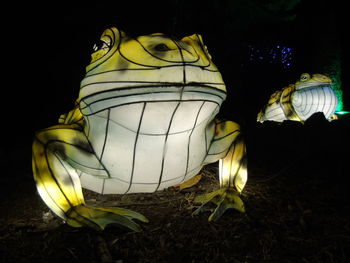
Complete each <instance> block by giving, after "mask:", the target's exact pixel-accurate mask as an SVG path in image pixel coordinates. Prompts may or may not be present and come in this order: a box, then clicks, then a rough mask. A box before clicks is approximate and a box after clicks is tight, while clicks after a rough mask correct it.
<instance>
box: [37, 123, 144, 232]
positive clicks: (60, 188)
mask: <svg viewBox="0 0 350 263" xmlns="http://www.w3.org/2000/svg"><path fill="white" fill-rule="evenodd" d="M61 123H64V121H61ZM32 162H33V173H34V178H35V181H36V185H37V189H38V192H39V194H40V196H41V198H42V199H43V200H44V202H45V203H46V205H47V206H48V207H49V208H50V209H51V210H52V211H53V212H54V213H55V214H57V215H58V216H59V217H61V218H62V219H63V220H65V221H66V222H67V223H68V224H69V225H71V226H74V227H81V226H88V227H92V228H95V229H99V230H100V229H104V228H105V227H106V225H108V224H111V223H116V224H119V225H122V226H124V227H127V228H129V229H132V230H134V231H139V230H140V226H139V225H138V224H136V223H135V222H133V221H132V219H138V220H141V221H144V222H146V221H147V219H146V218H145V217H144V216H143V215H141V214H138V213H136V212H133V211H130V210H126V209H121V208H111V207H110V208H95V207H89V206H87V205H85V202H84V197H83V193H82V188H81V184H80V178H79V174H78V171H79V170H80V171H84V172H88V173H89V174H91V175H95V176H97V177H100V178H108V174H107V172H106V171H105V170H104V168H103V166H102V164H101V163H100V161H99V160H98V158H97V157H96V156H95V154H94V151H93V150H92V148H91V146H90V144H89V142H88V140H87V138H86V136H85V134H84V133H83V132H82V127H81V125H79V124H78V123H74V124H61V125H57V126H53V127H50V128H47V129H44V130H41V131H39V132H38V133H37V134H36V136H35V139H34V143H33V159H32ZM73 167H75V168H73ZM77 169H79V170H77Z"/></svg>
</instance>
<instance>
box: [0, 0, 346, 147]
mask: <svg viewBox="0 0 350 263" xmlns="http://www.w3.org/2000/svg"><path fill="white" fill-rule="evenodd" d="M129 2H130V3H124V4H120V3H119V1H114V2H112V1H111V2H109V3H108V4H102V3H99V4H93V5H85V6H81V7H77V6H74V7H73V6H69V5H55V4H51V3H50V4H47V5H45V6H43V5H35V6H33V5H27V6H22V7H21V8H20V10H18V7H12V8H10V9H9V11H10V12H11V13H13V15H12V19H11V20H8V21H5V22H3V27H4V30H5V31H4V33H5V34H6V35H7V36H8V37H7V40H6V41H5V42H3V44H4V43H5V44H6V46H7V47H6V48H5V49H3V54H4V55H5V57H8V59H7V61H9V63H6V64H7V65H8V67H7V68H8V69H10V70H9V74H5V75H4V77H5V79H9V80H10V82H9V83H11V84H10V85H11V86H10V87H7V86H6V87H3V89H5V92H6V94H7V93H9V96H8V98H9V99H10V100H11V101H12V103H13V106H14V107H15V108H16V110H17V109H19V108H20V109H21V110H20V114H19V113H15V112H14V111H13V110H12V109H10V110H9V111H8V113H6V114H5V120H6V124H7V127H11V128H9V129H7V130H6V132H8V133H9V135H10V136H16V142H17V143H19V144H23V143H25V144H27V143H28V144H29V145H30V143H31V139H32V137H33V133H34V131H35V130H37V129H40V128H45V127H47V126H50V125H54V124H56V121H57V118H58V117H59V115H60V114H61V113H64V112H67V111H69V110H70V109H71V108H72V106H73V104H74V100H75V98H76V97H77V96H78V92H79V84H80V81H81V80H82V78H83V77H84V71H85V66H86V65H87V64H88V63H89V59H90V53H91V50H92V46H93V44H94V43H95V42H96V41H97V40H98V39H99V36H100V35H101V33H102V32H103V30H104V29H105V28H108V27H110V26H116V27H118V28H119V29H122V30H123V31H125V32H126V33H127V34H130V35H132V36H138V35H146V34H149V33H154V32H162V33H166V34H169V35H172V36H175V37H178V38H182V37H184V36H186V35H190V34H193V33H200V34H202V36H203V39H204V42H205V44H206V45H207V46H208V49H209V52H210V53H211V55H212V57H213V61H214V63H215V64H216V65H217V66H218V68H219V69H220V71H221V73H222V75H223V78H224V80H225V82H226V84H227V89H228V99H227V101H226V102H225V103H224V105H223V108H222V114H223V115H224V117H226V118H229V119H232V120H235V121H237V122H239V123H244V122H252V121H255V116H256V114H257V112H258V111H259V110H260V108H261V107H262V106H263V105H264V104H265V103H266V101H267V99H268V97H269V96H270V94H271V93H272V92H273V91H275V90H277V89H281V88H282V87H284V86H285V85H288V84H290V83H293V82H295V80H296V79H297V78H298V77H299V76H300V74H301V73H303V72H309V73H316V72H317V71H318V69H317V65H316V66H315V63H314V61H317V57H318V53H317V52H320V51H317V52H316V51H314V50H313V46H314V45H315V41H319V40H320V39H322V38H319V37H318V38H317V39H316V38H315V35H319V34H321V35H323V37H324V39H326V38H329V35H328V34H327V32H329V31H327V30H323V28H322V26H324V25H325V23H324V22H322V21H323V20H324V19H330V18H329V16H331V17H334V19H332V21H333V22H332V24H331V26H332V27H333V28H334V32H332V35H333V36H332V37H335V39H336V40H337V41H339V43H340V45H341V49H342V82H343V87H344V90H343V92H344V103H345V108H346V109H349V101H350V99H349V93H350V92H349V91H348V88H347V87H348V86H349V77H348V61H347V60H346V59H345V57H346V55H347V54H348V49H347V44H346V42H345V41H346V40H345V37H346V33H345V31H344V29H343V28H342V24H343V22H344V20H345V17H344V12H345V11H343V9H342V6H340V5H336V4H333V3H335V2H336V1H329V0H319V1H305V0H302V1H300V3H299V4H297V5H296V6H295V7H294V8H293V9H292V10H289V11H288V12H286V13H278V12H277V13H276V12H275V13H273V14H272V15H271V16H270V17H269V15H267V16H266V15H265V16H263V15H261V14H260V13H257V12H256V11H254V9H253V8H251V7H250V6H249V5H247V3H246V2H247V1H243V0H242V1H235V3H236V4H232V3H231V4H230V1H199V0H192V1H182V0H177V1H148V2H147V3H146V1H143V3H142V4H141V3H138V2H134V1H129ZM248 2H249V1H248ZM250 2H254V1H250ZM266 2H279V1H266ZM282 2H283V1H282ZM287 2H289V1H287ZM291 2H293V1H291ZM237 7H239V8H237ZM278 16H280V17H278ZM287 16H290V17H295V18H294V19H289V20H288V19H284V18H286V17H287ZM281 19H282V20H281ZM11 21H12V22H11ZM320 25H322V26H320ZM249 45H253V46H274V45H282V46H286V47H290V48H292V52H293V53H292V54H293V57H292V58H293V61H292V62H293V64H292V66H290V67H288V68H283V66H282V65H281V64H278V63H277V64H276V63H275V64H273V63H272V64H269V63H267V62H266V61H265V62H263V63H250V62H249V61H248V59H249V56H248V55H249V54H248V53H249V52H248V51H249V48H248V47H249ZM321 53H322V51H321ZM315 58H316V59H315ZM317 73H322V72H317ZM6 82H7V81H6ZM4 110H5V107H3V111H4Z"/></svg>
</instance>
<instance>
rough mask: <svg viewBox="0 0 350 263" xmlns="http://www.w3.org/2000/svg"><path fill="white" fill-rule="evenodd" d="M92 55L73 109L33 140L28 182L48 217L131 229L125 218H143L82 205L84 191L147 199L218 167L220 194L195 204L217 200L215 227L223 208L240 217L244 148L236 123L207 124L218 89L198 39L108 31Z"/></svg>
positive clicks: (221, 95) (220, 96) (221, 93)
mask: <svg viewBox="0 0 350 263" xmlns="http://www.w3.org/2000/svg"><path fill="white" fill-rule="evenodd" d="M91 57H92V61H91V63H90V65H88V66H87V68H86V76H85V78H84V79H83V80H82V82H81V87H80V93H79V98H78V99H77V102H76V107H75V108H74V109H73V110H72V111H70V112H69V113H68V114H65V115H62V116H61V117H60V119H59V123H60V124H59V125H56V126H53V127H50V128H47V129H44V130H41V131H39V132H38V133H37V134H36V137H35V140H34V144H33V171H34V178H35V180H36V183H37V188H38V191H39V193H40V195H41V197H42V199H43V200H44V201H45V203H46V204H47V205H48V206H49V207H50V209H51V210H52V211H54V212H55V213H56V214H57V215H58V216H60V217H61V218H63V219H64V220H66V221H67V222H68V223H69V224H70V225H72V226H90V227H94V228H97V229H103V228H104V227H105V226H106V225H108V224H109V223H118V224H120V225H123V226H125V227H128V228H130V229H133V230H139V226H138V225H137V224H136V223H135V222H134V221H132V220H133V219H138V220H141V221H147V219H146V218H145V217H143V216H142V215H140V214H138V213H136V212H133V211H130V210H126V209H120V208H101V207H99V208H96V207H88V206H86V205H85V203H84V198H83V194H82V187H84V188H87V189H90V190H92V191H95V192H98V193H101V194H127V193H138V192H154V191H157V190H162V189H164V188H167V187H170V186H174V185H178V184H181V183H182V182H184V181H186V180H188V179H190V178H191V177H193V176H195V175H196V174H198V172H199V171H200V170H201V168H202V167H203V165H205V164H206V163H211V162H216V161H218V160H219V159H222V161H221V162H220V164H221V165H220V166H221V168H220V171H223V172H220V187H221V188H220V191H217V192H214V193H211V194H210V195H204V196H202V197H201V198H200V200H203V202H204V203H207V202H209V201H212V199H213V198H214V199H215V198H216V199H217V196H221V197H222V198H221V199H222V200H221V202H216V201H215V202H214V203H216V204H217V205H218V206H220V209H218V210H217V211H216V212H214V216H212V217H211V218H214V219H215V218H217V217H219V216H220V215H221V213H223V211H225V209H228V208H236V209H238V210H241V211H243V209H244V208H243V204H242V203H241V202H240V199H239V197H238V194H239V193H240V192H241V191H242V190H243V188H244V185H245V183H246V180H247V169H246V161H245V160H246V159H245V145H244V143H243V141H242V139H241V136H240V129H239V125H238V124H236V123H234V122H231V121H216V120H215V116H216V115H217V113H218V112H219V109H220V106H221V104H222V102H223V101H224V99H225V98H226V88H225V84H224V82H223V80H222V77H221V74H220V73H219V71H218V70H217V68H216V66H215V65H214V64H213V63H212V61H211V58H210V55H209V53H208V51H207V49H206V47H205V46H204V44H203V41H202V38H201V36H200V35H192V36H188V37H185V38H183V39H181V40H175V39H173V38H170V37H167V36H165V35H164V34H152V35H148V36H140V37H137V38H131V37H128V36H126V35H125V33H124V32H122V31H120V30H118V29H117V28H110V29H107V30H106V31H105V32H104V33H103V35H102V37H101V43H100V44H99V45H98V46H97V45H96V46H95V47H94V52H93V54H92V56H91ZM216 199H215V200H216ZM227 200H229V201H227ZM233 203H235V204H233ZM223 208H224V209H223Z"/></svg>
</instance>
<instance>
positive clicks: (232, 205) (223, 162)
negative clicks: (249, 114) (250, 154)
mask: <svg viewBox="0 0 350 263" xmlns="http://www.w3.org/2000/svg"><path fill="white" fill-rule="evenodd" d="M217 159H219V179H220V188H219V189H218V190H216V191H214V192H211V193H208V194H203V195H200V196H197V197H196V198H195V202H196V203H201V204H202V205H201V206H200V207H199V208H198V209H197V210H196V211H195V212H194V214H198V213H200V212H202V211H206V210H207V207H208V206H209V205H210V203H213V204H215V205H216V208H215V210H214V211H213V212H212V214H211V215H210V217H209V221H215V220H217V219H219V218H220V217H221V215H222V214H223V213H224V212H225V211H226V210H228V209H236V210H238V211H240V212H244V211H245V209H244V204H243V201H242V200H241V198H240V196H239V195H240V193H241V192H242V190H243V188H244V186H245V184H246V181H247V160H246V147H245V143H244V141H243V138H242V136H241V133H240V127H239V125H238V124H237V123H234V122H231V121H227V122H221V123H217V124H216V133H215V137H214V139H213V142H212V145H211V147H210V149H209V153H208V157H207V160H206V161H208V162H213V161H216V160H217Z"/></svg>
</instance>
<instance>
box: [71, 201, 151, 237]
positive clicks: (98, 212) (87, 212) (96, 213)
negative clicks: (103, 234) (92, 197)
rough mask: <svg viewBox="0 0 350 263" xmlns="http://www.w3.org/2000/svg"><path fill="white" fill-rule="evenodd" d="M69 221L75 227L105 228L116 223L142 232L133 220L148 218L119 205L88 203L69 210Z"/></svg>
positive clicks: (145, 219)
mask: <svg viewBox="0 0 350 263" xmlns="http://www.w3.org/2000/svg"><path fill="white" fill-rule="evenodd" d="M66 215H67V219H66V220H67V223H68V224H69V225H71V226H74V227H82V226H86V227H92V228H94V229H97V230H103V229H105V227H106V226H107V225H110V224H116V225H118V226H120V227H123V228H127V229H130V230H132V231H136V232H140V231H141V230H142V229H141V227H140V225H139V224H137V223H136V222H134V221H133V220H135V219H136V220H139V221H141V222H145V223H146V222H148V219H147V218H146V217H145V216H143V215H142V214H139V213H137V212H135V211H132V210H128V209H124V208H118V207H90V206H86V205H78V206H73V207H72V208H71V209H69V210H68V211H67V214H66Z"/></svg>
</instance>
